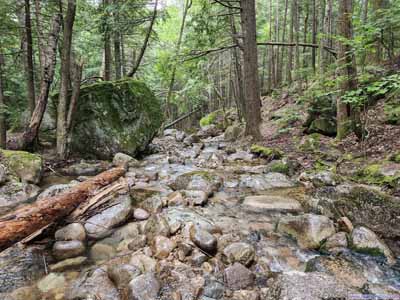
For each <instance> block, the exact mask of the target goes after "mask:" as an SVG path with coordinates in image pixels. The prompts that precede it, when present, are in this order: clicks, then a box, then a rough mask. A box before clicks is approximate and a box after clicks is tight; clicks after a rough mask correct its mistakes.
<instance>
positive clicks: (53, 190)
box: [37, 183, 75, 200]
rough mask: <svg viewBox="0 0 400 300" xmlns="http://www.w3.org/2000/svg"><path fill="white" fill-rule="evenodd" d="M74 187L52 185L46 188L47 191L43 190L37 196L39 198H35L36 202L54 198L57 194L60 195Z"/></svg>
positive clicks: (69, 185)
mask: <svg viewBox="0 0 400 300" xmlns="http://www.w3.org/2000/svg"><path fill="white" fill-rule="evenodd" d="M74 185H75V184H71V183H68V184H56V185H52V186H50V187H48V188H47V189H45V190H44V191H43V192H41V193H40V194H39V196H38V197H37V200H41V199H44V198H48V197H53V196H56V195H58V194H59V193H62V192H64V191H66V190H68V189H70V188H72V187H73V186H74Z"/></svg>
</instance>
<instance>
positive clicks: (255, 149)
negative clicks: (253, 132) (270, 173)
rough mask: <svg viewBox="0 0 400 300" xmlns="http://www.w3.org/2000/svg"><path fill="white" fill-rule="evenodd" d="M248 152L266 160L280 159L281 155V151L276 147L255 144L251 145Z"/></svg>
mask: <svg viewBox="0 0 400 300" xmlns="http://www.w3.org/2000/svg"><path fill="white" fill-rule="evenodd" d="M250 152H251V153H254V154H257V155H258V156H260V157H263V158H266V159H268V160H273V159H280V158H282V156H283V152H282V151H281V150H279V149H277V148H270V147H264V146H260V145H256V144H254V145H252V146H251V148H250Z"/></svg>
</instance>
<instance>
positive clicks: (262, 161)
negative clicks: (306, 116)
mask: <svg viewBox="0 0 400 300" xmlns="http://www.w3.org/2000/svg"><path fill="white" fill-rule="evenodd" d="M151 149H152V152H153V154H151V155H148V156H146V157H144V158H143V159H141V160H139V161H137V160H135V159H132V158H131V157H129V156H127V155H123V154H118V155H116V157H115V158H114V164H116V165H124V166H126V167H127V172H126V174H125V176H124V179H125V180H126V182H127V183H128V186H129V192H121V193H117V194H116V195H115V196H114V198H113V199H112V201H110V202H109V203H108V204H107V207H104V208H103V209H102V210H101V211H99V212H98V213H97V214H94V215H92V216H90V217H89V218H86V219H85V220H82V221H81V222H74V223H68V222H67V221H65V223H64V224H58V226H57V228H56V230H55V232H52V234H51V235H50V236H48V237H47V238H45V239H44V240H40V241H35V242H34V243H31V244H29V245H25V246H22V245H19V244H17V245H15V246H13V247H11V248H8V249H7V250H5V251H3V252H2V253H0V299H4V300H39V299H48V300H50V299H51V300H52V299H54V300H56V299H57V300H61V299H67V300H78V299H82V300H83V299H86V300H89V299H90V300H128V299H132V300H151V299H165V300H191V299H193V300H194V299H201V300H213V299H233V300H257V299H259V300H262V299H266V300H295V299H296V300H300V299H304V300H321V299H400V262H399V259H398V258H399V251H398V249H399V247H398V241H399V240H400V239H399V238H400V224H399V223H400V220H399V215H400V214H399V199H398V198H395V197H392V196H390V195H388V194H385V193H383V192H382V191H380V190H379V189H378V188H376V187H371V186H363V185H357V184H353V183H351V182H343V181H341V180H339V179H337V178H336V177H335V176H334V175H333V174H331V173H329V172H320V173H316V174H307V173H303V174H301V175H300V176H298V175H294V174H295V170H296V162H295V161H291V160H288V159H285V158H280V160H276V159H275V160H272V161H270V160H269V159H267V158H266V157H262V156H259V155H257V154H255V153H252V152H251V151H249V149H247V148H246V146H241V145H240V144H238V143H231V142H227V141H226V139H224V135H223V134H221V133H220V132H218V131H217V130H216V128H214V127H212V126H210V127H208V128H205V129H203V130H201V131H200V132H198V133H197V134H193V135H189V136H188V135H186V134H184V133H183V132H180V131H177V130H166V131H165V133H164V135H163V136H162V137H159V138H156V139H154V141H153V143H152V145H151ZM253 152H257V151H254V149H253ZM109 167H111V163H107V162H100V163H92V164H91V163H78V164H75V165H72V166H69V167H67V168H66V169H64V170H63V174H64V175H65V176H64V177H59V180H58V181H57V180H54V178H47V179H45V183H44V185H42V189H41V191H40V189H39V188H37V187H36V186H35V185H33V183H35V184H37V182H32V183H30V184H28V185H27V186H26V188H25V190H23V191H24V193H25V194H23V193H22V192H20V194H21V195H20V198H18V199H22V200H24V201H25V200H27V199H28V201H34V199H35V198H36V195H37V194H38V193H39V192H41V193H40V194H39V196H38V197H39V198H40V197H44V196H46V195H54V194H56V193H58V192H60V191H63V190H65V189H67V188H69V187H71V186H73V185H74V184H76V183H77V182H79V181H81V180H84V179H85V178H87V176H91V175H94V174H95V173H98V172H101V171H102V170H105V169H107V168H109ZM277 171H281V172H277ZM59 172H61V171H59ZM60 182H61V183H60ZM42 184H43V183H42ZM2 189H5V187H3V188H2ZM2 193H3V194H5V193H6V191H5V190H3V191H2ZM10 193H11V192H9V194H10ZM14 196H15V195H14ZM4 197H5V196H4ZM4 197H3V198H4ZM4 199H6V200H7V199H8V200H7V201H8V202H7V201H6V200H4ZM4 199H3V202H1V203H2V210H3V211H6V210H7V209H9V208H10V207H11V206H10V205H11V204H10V203H11V202H12V200H13V199H14V200H15V197H14V198H12V197H11V196H10V197H9V198H4ZM22 200H21V201H20V202H21V203H23V202H24V201H22ZM25 202H26V201H25ZM12 207H15V206H12ZM0 218H1V217H0ZM372 296H373V297H376V298H372ZM368 297H369V298H368Z"/></svg>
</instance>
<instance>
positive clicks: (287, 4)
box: [278, 0, 289, 82]
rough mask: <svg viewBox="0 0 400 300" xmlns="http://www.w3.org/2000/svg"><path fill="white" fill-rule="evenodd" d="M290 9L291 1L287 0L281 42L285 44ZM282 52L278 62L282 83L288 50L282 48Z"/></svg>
mask: <svg viewBox="0 0 400 300" xmlns="http://www.w3.org/2000/svg"><path fill="white" fill-rule="evenodd" d="M288 7H289V0H285V14H284V17H283V30H282V38H281V42H282V43H284V42H285V40H286V26H287V15H288ZM281 48H282V49H280V52H279V50H278V54H279V53H280V54H279V62H278V69H279V80H280V82H282V79H283V69H284V67H283V66H284V64H283V57H284V55H285V51H286V48H285V47H281Z"/></svg>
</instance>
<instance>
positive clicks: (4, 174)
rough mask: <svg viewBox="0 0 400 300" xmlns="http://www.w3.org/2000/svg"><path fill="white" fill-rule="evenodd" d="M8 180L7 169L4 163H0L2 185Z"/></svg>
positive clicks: (0, 183)
mask: <svg viewBox="0 0 400 300" xmlns="http://www.w3.org/2000/svg"><path fill="white" fill-rule="evenodd" d="M6 181H7V171H6V167H5V166H4V165H3V164H0V185H2V184H3V183H4V182H6Z"/></svg>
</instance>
